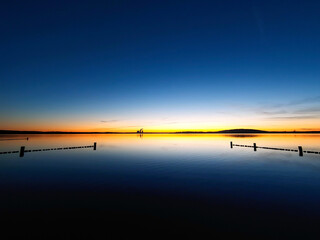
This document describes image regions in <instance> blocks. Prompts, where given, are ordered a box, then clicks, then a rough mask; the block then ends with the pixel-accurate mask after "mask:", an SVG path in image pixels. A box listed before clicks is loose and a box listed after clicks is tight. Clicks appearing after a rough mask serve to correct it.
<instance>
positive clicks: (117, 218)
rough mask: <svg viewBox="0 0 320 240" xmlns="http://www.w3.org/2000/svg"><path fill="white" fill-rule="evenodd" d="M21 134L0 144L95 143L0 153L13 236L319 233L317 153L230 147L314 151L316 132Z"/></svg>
mask: <svg viewBox="0 0 320 240" xmlns="http://www.w3.org/2000/svg"><path fill="white" fill-rule="evenodd" d="M9 137H12V138H13V136H9ZM14 137H24V136H14ZM29 137H30V139H29V141H25V140H12V141H0V151H12V150H19V149H20V146H22V145H23V146H25V147H26V149H27V150H28V149H44V148H51V147H71V146H86V145H92V144H93V142H97V150H95V151H94V150H93V148H84V149H82V148H81V149H70V150H56V151H46V152H26V153H25V155H24V157H19V154H18V153H17V154H1V155H0V190H1V192H0V194H1V196H0V211H1V214H2V216H3V217H2V226H6V227H7V228H8V229H9V228H11V227H13V226H16V227H19V228H20V229H23V231H22V232H21V231H11V234H12V236H23V234H25V236H32V237H40V238H44V237H47V236H56V237H59V238H74V237H79V236H81V237H87V238H100V237H102V238H104V237H106V238H110V237H113V238H124V239H127V238H128V236H133V235H138V236H140V237H142V236H143V237H150V238H155V237H157V236H164V237H168V236H176V237H177V236H178V237H179V236H185V235H187V236H190V235H194V236H198V237H199V236H204V235H206V236H207V235H209V236H211V237H217V236H224V237H227V236H237V237H253V238H260V239H261V238H265V239H270V238H272V239H277V238H278V239H280V238H281V239H283V238H298V237H299V238H302V237H303V238H304V239H317V238H318V236H320V235H318V234H319V231H318V223H319V220H320V204H319V203H320V155H319V154H307V153H305V154H304V156H303V157H300V156H299V155H298V153H297V152H283V151H272V150H264V149H258V150H257V151H256V152H255V151H253V149H252V148H239V147H234V148H232V149H231V148H230V141H233V142H234V143H239V144H252V143H254V142H255V143H257V145H258V146H269V147H281V148H292V149H297V146H300V145H302V146H303V148H304V149H305V150H310V151H319V150H320V145H319V140H320V135H253V136H251V135H248V136H242V137H239V136H232V135H226V136H222V135H144V136H142V137H140V136H136V135H32V136H29ZM2 138H3V139H5V138H8V136H2Z"/></svg>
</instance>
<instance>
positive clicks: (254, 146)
mask: <svg viewBox="0 0 320 240" xmlns="http://www.w3.org/2000/svg"><path fill="white" fill-rule="evenodd" d="M253 150H254V151H257V144H256V143H254V144H253Z"/></svg>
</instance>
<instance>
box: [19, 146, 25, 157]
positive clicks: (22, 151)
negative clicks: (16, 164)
mask: <svg viewBox="0 0 320 240" xmlns="http://www.w3.org/2000/svg"><path fill="white" fill-rule="evenodd" d="M24 148H25V146H22V147H21V148H20V157H23V156H24Z"/></svg>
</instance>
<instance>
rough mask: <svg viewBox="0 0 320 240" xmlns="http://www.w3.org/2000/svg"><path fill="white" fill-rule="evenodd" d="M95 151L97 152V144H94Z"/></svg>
mask: <svg viewBox="0 0 320 240" xmlns="http://www.w3.org/2000/svg"><path fill="white" fill-rule="evenodd" d="M93 150H97V143H96V142H95V143H94V144H93Z"/></svg>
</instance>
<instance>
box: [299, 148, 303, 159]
mask: <svg viewBox="0 0 320 240" xmlns="http://www.w3.org/2000/svg"><path fill="white" fill-rule="evenodd" d="M298 149H299V156H300V157H302V156H303V150H302V147H301V146H299V147H298Z"/></svg>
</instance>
